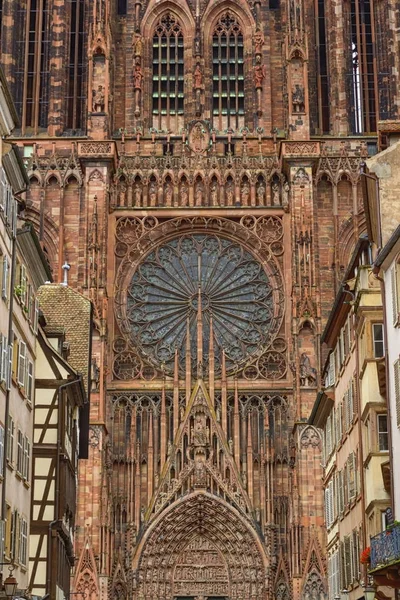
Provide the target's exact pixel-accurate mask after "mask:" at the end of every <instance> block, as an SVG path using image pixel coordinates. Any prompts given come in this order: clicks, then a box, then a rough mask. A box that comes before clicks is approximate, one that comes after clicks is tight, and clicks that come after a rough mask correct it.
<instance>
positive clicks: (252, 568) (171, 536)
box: [133, 491, 268, 600]
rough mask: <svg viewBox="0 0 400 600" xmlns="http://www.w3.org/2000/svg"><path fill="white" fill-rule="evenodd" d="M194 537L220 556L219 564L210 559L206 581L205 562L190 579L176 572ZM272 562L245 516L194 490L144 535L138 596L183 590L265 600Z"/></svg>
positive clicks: (147, 598) (143, 599)
mask: <svg viewBox="0 0 400 600" xmlns="http://www.w3.org/2000/svg"><path fill="white" fill-rule="evenodd" d="M194 542H195V543H196V544H197V545H199V546H200V547H203V546H202V545H204V548H205V549H207V548H208V549H209V551H210V552H211V554H213V555H215V556H218V562H217V564H216V565H214V566H215V569H214V567H213V562H212V561H209V563H208V565H207V566H208V567H209V579H207V577H206V578H205V579H206V581H205V583H204V572H202V573H200V570H201V568H202V567H200V566H192V568H191V576H190V580H191V582H190V584H186V583H185V582H183V583H182V579H180V578H179V577H178V576H177V574H176V566H177V564H178V563H179V560H180V558H179V557H180V556H181V555H182V552H183V551H184V550H185V548H188V547H192V546H193V543H194ZM267 567H268V560H267V557H266V554H265V551H264V549H263V547H262V544H261V541H260V539H259V537H258V535H257V533H256V532H255V530H254V529H253V528H252V526H251V525H250V523H249V522H248V521H246V519H245V518H244V517H243V515H241V514H240V513H239V512H238V511H237V510H236V509H235V508H233V507H232V506H230V505H229V504H227V503H225V502H224V501H222V500H220V499H219V498H216V497H214V496H212V495H211V494H208V493H207V492H204V491H195V492H193V493H192V494H190V495H188V496H186V497H185V498H180V499H179V500H177V501H176V502H175V503H173V504H172V505H170V506H169V507H168V508H167V509H166V510H165V511H163V512H162V513H161V515H160V516H159V517H158V518H157V519H155V520H154V522H153V523H152V524H151V525H150V527H149V529H148V530H147V531H146V532H145V534H144V536H143V537H142V540H141V542H140V544H139V546H138V548H137V551H136V554H135V557H134V560H133V569H134V578H136V589H137V591H136V594H137V595H136V596H134V598H135V600H139V599H140V600H153V599H154V598H158V597H166V598H170V597H173V596H174V595H176V593H178V595H189V596H193V595H194V596H196V595H198V594H202V595H205V596H209V595H211V596H213V595H215V594H217V595H226V596H229V598H231V599H232V600H239V599H242V598H246V600H256V599H257V600H264V599H266V588H265V575H266V571H267ZM160 571H162V573H160ZM217 571H218V573H217ZM219 575H220V576H221V578H220V580H219ZM185 585H186V586H187V587H186V588H185ZM196 586H197V587H196Z"/></svg>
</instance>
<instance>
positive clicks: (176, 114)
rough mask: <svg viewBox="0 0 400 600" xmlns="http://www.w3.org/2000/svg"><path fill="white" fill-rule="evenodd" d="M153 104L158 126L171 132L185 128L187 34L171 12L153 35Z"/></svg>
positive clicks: (155, 123) (155, 122) (155, 124)
mask: <svg viewBox="0 0 400 600" xmlns="http://www.w3.org/2000/svg"><path fill="white" fill-rule="evenodd" d="M152 104H153V105H152V111H153V126H154V127H156V128H158V129H169V128H170V127H176V126H179V125H181V124H182V125H183V108H184V47H183V32H182V27H181V25H180V23H179V22H178V21H177V19H176V18H175V17H174V16H173V15H171V14H169V13H168V14H166V15H164V16H163V17H162V18H161V19H160V21H159V22H158V25H157V26H156V28H155V31H154V35H153V91H152ZM181 120H182V123H181V122H180V121H181Z"/></svg>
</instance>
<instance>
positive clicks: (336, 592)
mask: <svg viewBox="0 0 400 600" xmlns="http://www.w3.org/2000/svg"><path fill="white" fill-rule="evenodd" d="M333 568H334V571H333V587H334V595H333V598H337V597H338V596H340V555H339V550H337V551H336V552H335V554H334V561H333Z"/></svg>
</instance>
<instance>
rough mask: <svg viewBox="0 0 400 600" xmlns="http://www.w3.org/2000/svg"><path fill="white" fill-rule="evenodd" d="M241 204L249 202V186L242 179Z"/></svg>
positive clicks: (246, 204)
mask: <svg viewBox="0 0 400 600" xmlns="http://www.w3.org/2000/svg"><path fill="white" fill-rule="evenodd" d="M241 195H242V204H243V206H248V204H250V202H249V200H250V186H249V184H248V182H247V181H244V182H243V184H242V194H241Z"/></svg>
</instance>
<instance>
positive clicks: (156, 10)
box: [141, 0, 195, 44]
mask: <svg viewBox="0 0 400 600" xmlns="http://www.w3.org/2000/svg"><path fill="white" fill-rule="evenodd" d="M168 12H171V13H172V14H173V15H174V16H175V17H176V18H177V19H179V20H180V22H181V25H182V27H183V29H184V32H183V34H184V36H185V37H186V36H188V34H190V32H191V31H193V30H194V28H195V22H194V19H193V16H192V14H191V12H190V11H189V10H188V7H187V5H186V3H185V2H181V1H180V0H164V2H159V0H150V2H149V4H148V6H147V9H146V12H145V14H144V15H143V19H142V26H141V29H142V31H141V33H142V35H143V37H144V39H145V40H151V39H152V37H153V29H154V27H155V25H156V23H157V22H158V20H159V19H160V18H161V17H162V15H163V14H165V13H168ZM187 39H188V38H187V37H186V42H185V43H186V44H187Z"/></svg>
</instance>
